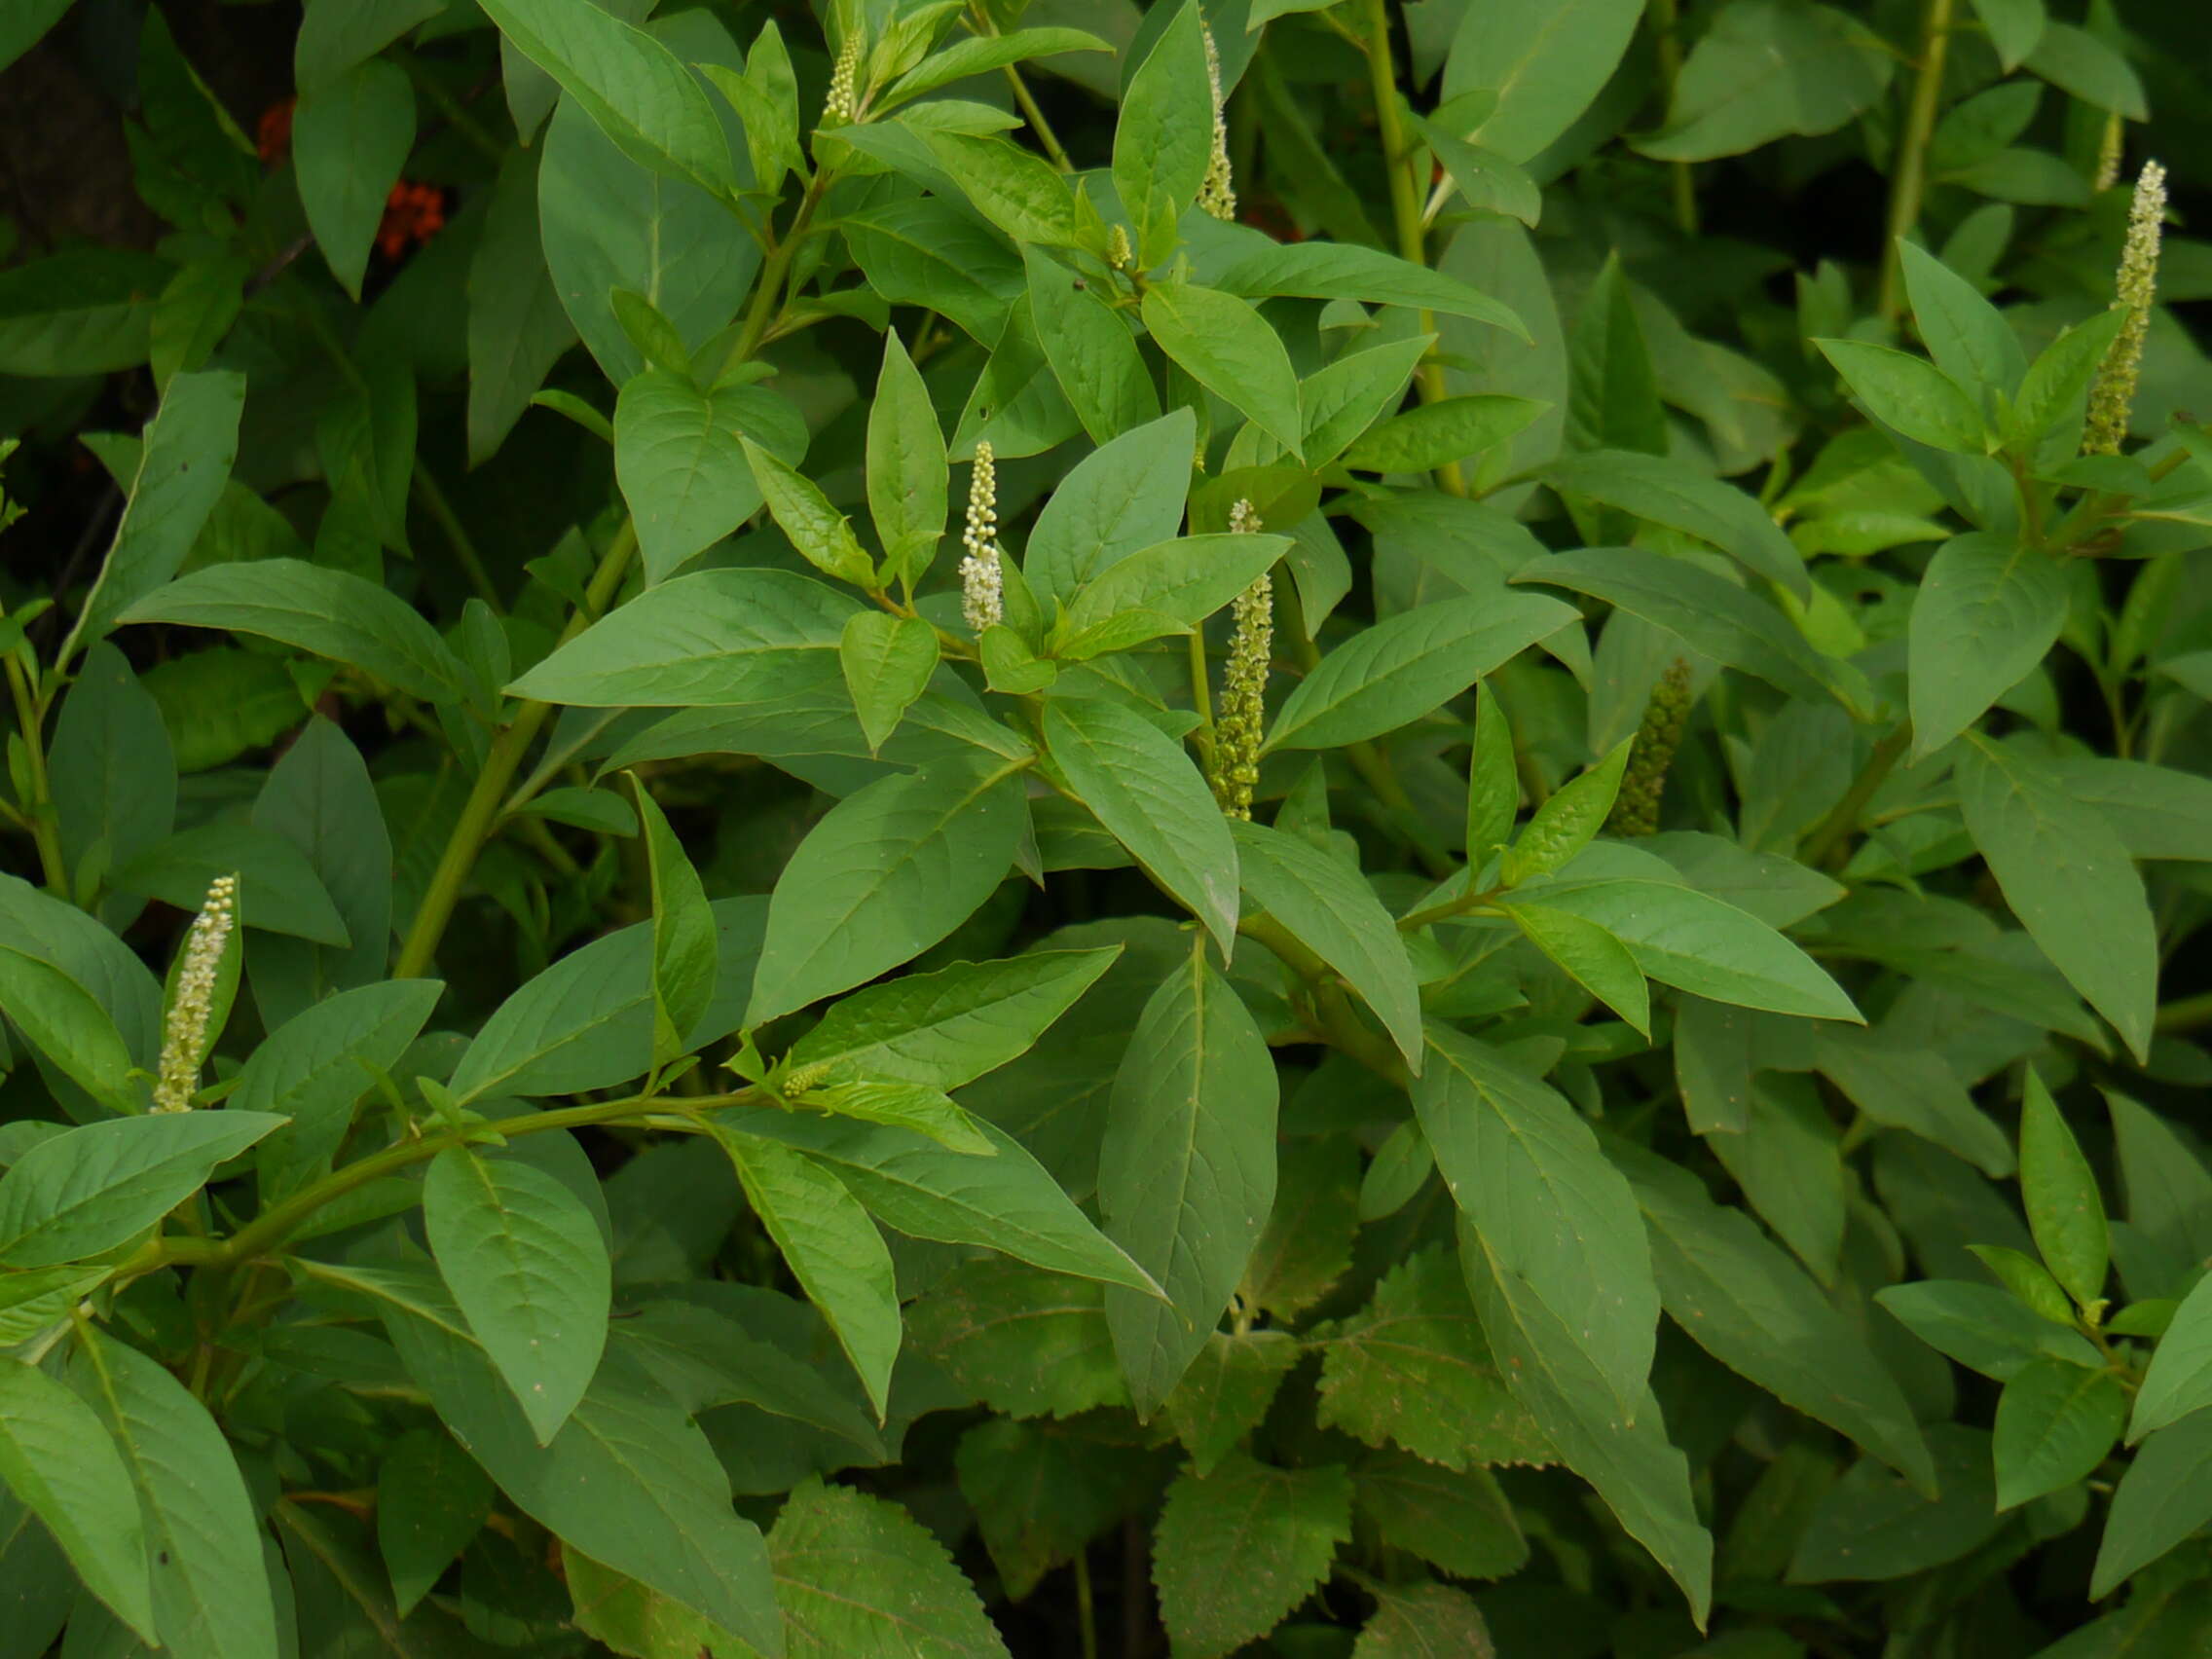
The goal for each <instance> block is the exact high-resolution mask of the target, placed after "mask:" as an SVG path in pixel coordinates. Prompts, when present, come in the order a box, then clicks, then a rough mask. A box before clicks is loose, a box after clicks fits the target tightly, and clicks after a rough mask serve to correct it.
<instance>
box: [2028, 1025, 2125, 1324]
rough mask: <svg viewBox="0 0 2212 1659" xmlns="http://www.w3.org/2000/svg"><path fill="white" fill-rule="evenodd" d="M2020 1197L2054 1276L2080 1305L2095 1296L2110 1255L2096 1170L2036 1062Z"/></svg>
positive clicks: (2030, 1083)
mask: <svg viewBox="0 0 2212 1659" xmlns="http://www.w3.org/2000/svg"><path fill="white" fill-rule="evenodd" d="M2020 1199H2021V1202H2022V1204H2023V1205H2024V1206H2025V1207H2026V1209H2027V1212H2028V1228H2029V1230H2030V1231H2031V1232H2032V1233H2033V1234H2034V1235H2035V1239H2036V1249H2037V1250H2038V1251H2039V1252H2040V1253H2041V1254H2042V1256H2043V1260H2044V1265H2045V1266H2046V1267H2047V1268H2048V1269H2050V1272H2051V1276H2052V1277H2054V1278H2056V1279H2057V1280H2058V1282H2059V1283H2060V1284H2062V1285H2064V1286H2065V1287H2066V1293H2067V1294H2068V1295H2069V1296H2071V1297H2073V1298H2074V1300H2075V1301H2076V1302H2078V1303H2080V1304H2081V1305H2082V1306H2083V1307H2087V1306H2088V1305H2089V1304H2090V1303H2092V1302H2094V1301H2096V1300H2097V1299H2098V1298H2099V1297H2100V1296H2102V1295H2103V1294H2104V1284H2105V1273H2106V1267H2107V1262H2108V1260H2109V1258H2110V1254H2111V1241H2110V1239H2109V1238H2108V1236H2107V1235H2106V1229H2105V1208H2104V1200H2103V1199H2102V1198H2099V1197H2098V1195H2097V1177H2096V1171H2094V1170H2093V1169H2091V1168H2090V1167H2089V1161H2088V1160H2087V1159H2086V1158H2084V1157H2083V1156H2082V1148H2081V1145H2080V1143H2079V1142H2077V1141H2076V1140H2075V1139H2074V1131H2073V1130H2072V1129H2070V1128H2068V1127H2067V1126H2066V1119H2065V1117H2064V1115H2063V1114H2061V1113H2060V1111H2059V1109H2058V1104H2057V1102H2056V1101H2054V1100H2052V1099H2051V1097H2050V1090H2049V1089H2048V1088H2045V1087H2044V1082H2043V1078H2042V1077H2041V1075H2039V1074H2038V1073H2037V1071H2036V1070H2035V1068H2034V1067H2033V1066H2031V1067H2029V1068H2028V1080H2027V1088H2026V1094H2025V1098H2024V1099H2023V1101H2022V1103H2021V1107H2020Z"/></svg>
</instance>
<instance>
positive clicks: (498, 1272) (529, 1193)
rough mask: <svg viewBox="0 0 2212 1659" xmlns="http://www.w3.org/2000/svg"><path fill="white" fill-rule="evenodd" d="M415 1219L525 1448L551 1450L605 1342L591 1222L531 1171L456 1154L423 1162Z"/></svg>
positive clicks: (604, 1272) (601, 1262)
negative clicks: (528, 1439) (517, 1415)
mask: <svg viewBox="0 0 2212 1659" xmlns="http://www.w3.org/2000/svg"><path fill="white" fill-rule="evenodd" d="M423 1220H424V1229H425V1231H426V1232H427V1234H428V1235H429V1240H430V1250H431V1253H432V1254H433V1255H434V1256H436V1257H437V1261H438V1272H440V1273H441V1274H442V1275H443V1276H444V1278H445V1281H446V1288H447V1289H448V1290H450V1291H452V1292H453V1298H454V1301H455V1302H457V1303H458V1304H460V1307H461V1312H462V1314H463V1315H465V1316H466V1318H467V1320H468V1326H469V1329H470V1330H471V1331H472V1332H474V1333H475V1336H476V1340H477V1342H478V1343H479V1344H480V1345H481V1346H483V1349H484V1351H485V1353H486V1354H487V1355H488V1356H489V1357H490V1359H491V1361H492V1363H493V1364H494V1365H495V1366H497V1367H498V1372H499V1376H500V1379H501V1380H502V1381H503V1382H504V1383H506V1385H507V1386H508V1387H509V1388H510V1389H512V1390H513V1392H514V1396H515V1398H516V1400H517V1401H519V1402H520V1403H521V1405H522V1409H523V1415H524V1417H526V1418H527V1419H529V1420H530V1426H531V1431H532V1432H533V1433H534V1434H535V1435H536V1437H537V1443H538V1444H539V1445H540V1446H548V1445H551V1444H552V1441H553V1437H554V1436H555V1435H556V1434H558V1433H559V1432H560V1431H561V1425H562V1424H563V1423H565V1422H567V1421H568V1419H569V1414H570V1413H571V1412H572V1411H574V1410H575V1407H576V1402H577V1401H578V1400H580V1399H582V1398H583V1394H584V1390H585V1389H586V1388H588V1387H589V1386H590V1385H591V1379H592V1373H593V1372H594V1371H596V1370H597V1369H598V1368H599V1356H600V1351H601V1349H602V1348H603V1347H604V1346H606V1342H607V1314H608V1299H609V1297H610V1296H611V1294H612V1292H611V1287H610V1278H609V1268H608V1255H607V1244H606V1241H605V1240H604V1239H602V1238H601V1237H600V1234H599V1225H598V1223H597V1222H595V1221H594V1220H593V1219H592V1216H591V1212H590V1211H589V1210H587V1209H585V1208H584V1206H583V1204H582V1202H581V1201H580V1200H579V1199H578V1198H576V1197H575V1195H574V1194H572V1193H571V1192H570V1191H569V1189H568V1188H567V1187H565V1186H563V1185H562V1184H561V1183H560V1182H559V1181H557V1180H555V1179H554V1178H553V1177H552V1176H550V1175H548V1174H546V1173H544V1172H543V1171H542V1170H539V1169H536V1168H534V1167H533V1166H532V1165H530V1164H527V1163H522V1162H518V1161H514V1160H512V1159H504V1158H480V1157H478V1156H477V1155H476V1154H475V1153H473V1152H471V1151H470V1150H469V1149H468V1148H466V1147H449V1148H448V1149H447V1150H446V1151H444V1152H441V1153H439V1154H438V1156H437V1157H436V1158H435V1159H433V1160H431V1161H430V1170H429V1174H428V1176H427V1177H426V1178H425V1179H424V1183H423Z"/></svg>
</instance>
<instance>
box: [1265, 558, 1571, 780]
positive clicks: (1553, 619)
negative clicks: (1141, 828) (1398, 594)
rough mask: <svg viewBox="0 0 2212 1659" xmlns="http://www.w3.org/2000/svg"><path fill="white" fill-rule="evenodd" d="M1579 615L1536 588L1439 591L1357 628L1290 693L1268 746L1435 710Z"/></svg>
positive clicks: (1327, 741) (1347, 739)
mask: <svg viewBox="0 0 2212 1659" xmlns="http://www.w3.org/2000/svg"><path fill="white" fill-rule="evenodd" d="M1574 620H1575V613H1574V611H1573V610H1572V609H1571V608H1568V607H1567V606H1565V605H1562V604H1560V603H1559V602H1558V601H1557V600H1552V599H1546V598H1544V597H1542V596H1541V595H1537V594H1516V593H1494V594H1492V595H1490V596H1488V597H1486V598H1481V599H1477V598H1472V597H1468V598H1454V599H1442V600H1437V601H1434V602H1432V603H1430V604H1427V605H1422V606H1419V607H1417V608H1414V609H1412V610H1408V611H1404V612H1402V613H1400V614H1399V615H1396V616H1392V617H1390V618H1388V619H1387V620H1385V621H1382V622H1378V623H1376V624H1375V626H1373V627H1372V628H1368V629H1366V630H1364V631H1363V632H1361V633H1358V634H1355V635H1354V636H1353V637H1352V638H1351V639H1349V640H1347V641H1346V642H1345V643H1344V644H1343V645H1339V646H1338V647H1337V648H1336V649H1335V650H1333V651H1331V652H1330V653H1329V654H1328V655H1327V656H1325V657H1323V658H1322V659H1321V662H1320V665H1319V666H1318V667H1316V668H1315V669H1313V671H1312V672H1311V673H1309V674H1308V675H1307V676H1306V678H1305V679H1304V680H1302V681H1300V682H1299V683H1298V688H1297V689H1296V690H1295V691H1293V692H1292V693H1291V694H1290V695H1289V696H1288V697H1287V698H1285V699H1284V701H1283V705H1282V708H1281V710H1280V711H1279V712H1278V713H1277V714H1276V716H1275V718H1274V721H1273V723H1272V726H1271V728H1270V730H1269V732H1268V743H1267V746H1268V748H1270V749H1336V748H1340V747H1342V746H1343V745H1345V744H1347V743H1357V742H1359V741H1360V740H1361V739H1363V738H1370V737H1379V736H1381V735H1382V734H1383V732H1386V731H1394V730H1396V729H1397V728H1398V727H1399V726H1402V725H1407V724H1410V723H1412V722H1413V721H1414V720H1417V719H1420V718H1421V717H1422V716H1424V715H1428V714H1433V713H1434V712H1435V711H1436V710H1437V709H1439V708H1441V707H1442V706H1443V705H1444V704H1445V703H1446V702H1448V701H1450V700H1451V699H1452V698H1454V697H1456V696H1457V695H1458V694H1459V693H1460V692H1462V691H1464V690H1465V689H1466V688H1467V687H1468V686H1469V685H1471V684H1473V683H1474V682H1475V681H1476V680H1478V679H1479V678H1481V677H1482V676H1483V675H1486V674H1489V673H1491V672H1492V671H1493V670H1494V669H1496V668H1499V667H1501V666H1502V665H1503V664H1505V663H1507V662H1509V661H1511V660H1512V659H1513V658H1514V657H1515V656H1516V655H1518V654H1519V653H1520V652H1521V651H1522V650H1524V649H1526V648H1527V647H1528V646H1530V645H1534V644H1535V643H1536V642H1537V641H1538V640H1542V639H1548V638H1549V637H1550V636H1552V635H1554V634H1556V633H1558V632H1559V631H1560V630H1561V629H1562V628H1565V627H1568V626H1570V625H1571V624H1572V623H1573V622H1574Z"/></svg>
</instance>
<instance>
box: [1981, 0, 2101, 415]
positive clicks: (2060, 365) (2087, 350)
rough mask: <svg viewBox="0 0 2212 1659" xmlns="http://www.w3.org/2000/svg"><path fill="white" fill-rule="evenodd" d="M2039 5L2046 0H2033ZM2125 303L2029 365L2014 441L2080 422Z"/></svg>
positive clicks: (2080, 326) (2016, 402)
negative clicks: (2090, 389) (2084, 403)
mask: <svg viewBox="0 0 2212 1659" xmlns="http://www.w3.org/2000/svg"><path fill="white" fill-rule="evenodd" d="M2030 3H2031V4H2039V5H2040V3H2041V0H2030ZM2127 317H2128V311H2127V308H2126V307H2125V306H2112V307H2108V308H2107V309H2106V310H2104V311H2101V312H2099V313H2096V314H2095V315H2094V316H2091V317H2089V318H2088V319H2087V320H2086V321H2083V322H2078V323H2076V324H2075V325H2074V326H2073V327H2072V328H2069V329H2067V330H2065V331H2064V332H2063V333H2061V334H2060V335H2059V337H2058V338H2057V339H2056V340H2053V341H2052V342H2051V343H2050V344H2049V345H2048V346H2046V347H2045V348H2044V349H2043V350H2042V351H2041V352H2039V353H2038V354H2037V356H2036V360H2035V361H2034V362H2033V363H2031V364H2029V365H2028V372H2027V376H2026V378H2025V379H2023V380H2022V381H2021V382H2020V390H2019V395H2018V396H2016V397H2015V398H2014V399H2013V400H2012V419H2011V423H2010V424H2009V427H2008V428H2007V431H2008V435H2009V437H2010V439H2011V441H2013V442H2015V443H2034V442H2036V441H2037V440H2038V439H2041V438H2044V437H2046V436H2048V435H2050V433H2051V432H2052V431H2053V430H2054V429H2055V428H2057V427H2058V426H2059V425H2060V424H2062V423H2064V422H2068V421H2072V420H2078V419H2079V418H2080V416H2081V412H2082V400H2083V395H2084V394H2085V393H2086V392H2087V391H2088V389H2089V383H2090V382H2091V381H2092V380H2093V379H2094V378H2095V376H2096V372H2097V365H2098V364H2100V363H2102V362H2103V361H2104V360H2105V353H2106V352H2108V351H2110V350H2112V343H2113V341H2114V340H2116V339H2118V338H2119V336H2120V329H2121V328H2122V327H2123V326H2124V325H2125V323H2126V321H2127Z"/></svg>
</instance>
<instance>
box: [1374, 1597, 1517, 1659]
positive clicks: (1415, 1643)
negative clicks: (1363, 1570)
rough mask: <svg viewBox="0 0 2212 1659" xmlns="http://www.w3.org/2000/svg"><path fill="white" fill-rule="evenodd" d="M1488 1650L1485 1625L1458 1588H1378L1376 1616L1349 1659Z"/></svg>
mask: <svg viewBox="0 0 2212 1659" xmlns="http://www.w3.org/2000/svg"><path fill="white" fill-rule="evenodd" d="M1489 1648H1490V1626H1489V1625H1487V1624H1485V1623H1484V1622H1483V1614H1482V1609H1481V1608H1480V1607H1478V1606H1476V1605H1475V1603H1474V1601H1473V1599H1472V1598H1470V1597H1469V1596H1468V1595H1467V1593H1466V1592H1465V1591H1463V1590H1455V1589H1453V1588H1452V1586H1450V1585H1449V1584H1400V1585H1378V1586H1376V1590H1375V1612H1374V1615H1373V1616H1372V1617H1371V1618H1369V1619H1368V1621H1367V1623H1366V1624H1365V1625H1364V1626H1362V1627H1361V1629H1360V1633H1359V1640H1358V1641H1356V1642H1354V1643H1353V1644H1352V1649H1351V1659H1442V1656H1443V1655H1445V1654H1451V1653H1482V1652H1485V1651H1487V1650H1488V1649H1489Z"/></svg>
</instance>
